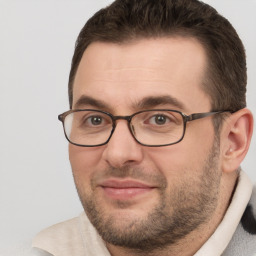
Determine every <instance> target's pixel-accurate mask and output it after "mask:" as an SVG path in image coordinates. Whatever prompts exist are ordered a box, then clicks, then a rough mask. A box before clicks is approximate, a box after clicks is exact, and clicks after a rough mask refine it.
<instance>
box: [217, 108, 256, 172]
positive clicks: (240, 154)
mask: <svg viewBox="0 0 256 256" xmlns="http://www.w3.org/2000/svg"><path fill="white" fill-rule="evenodd" d="M252 131H253V116H252V113H251V112H250V110H249V109H247V108H244V109H241V110H239V111H237V112H235V113H233V114H231V116H230V117H228V118H227V120H226V121H224V123H223V127H222V132H221V145H222V171H223V172H228V173H230V172H233V171H235V170H237V169H238V168H239V166H240V164H241V162H242V161H243V159H244V157H245V155H246V154H247V152H248V149H249V146H250V142H251V137H252Z"/></svg>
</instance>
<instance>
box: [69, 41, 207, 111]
mask: <svg viewBox="0 0 256 256" xmlns="http://www.w3.org/2000/svg"><path fill="white" fill-rule="evenodd" d="M206 63H207V60H206V54H205V51H204V48H203V47H202V46H201V44H200V43H199V42H198V41H197V40H196V39H193V38H180V37H178V38H157V39H141V40H138V41H133V42H129V43H127V44H114V43H103V42H94V43H92V44H91V45H89V47H88V48H87V49H86V51H85V52H84V54H83V57H82V59H81V62H80V64H79V67H78V70H77V73H76V77H75V80H74V88H73V90H74V91H73V95H74V96H73V97H74V98H73V104H74V105H75V104H76V103H77V102H78V100H79V99H80V98H81V97H82V96H89V97H92V98H94V99H97V100H101V101H105V102H106V103H108V104H109V105H110V108H117V107H118V108H120V107H121V108H122V107H123V108H128V107H129V105H130V106H131V105H132V104H133V105H134V103H135V102H140V101H141V100H143V98H145V97H158V96H164V97H165V96H170V97H172V98H175V99H177V100H178V101H180V102H181V103H182V104H181V105H183V106H184V109H186V108H187V110H188V109H190V108H191V107H198V108H199V107H204V106H205V105H207V104H208V107H209V102H210V101H209V99H208V97H207V95H205V93H204V92H203V90H202V83H203V80H204V75H205V70H206ZM200 103H202V104H200ZM73 108H74V107H73Z"/></svg>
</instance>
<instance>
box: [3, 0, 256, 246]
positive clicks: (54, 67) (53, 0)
mask: <svg viewBox="0 0 256 256" xmlns="http://www.w3.org/2000/svg"><path fill="white" fill-rule="evenodd" d="M110 2H112V1H110V0H109V1H107V0H84V1H78V0H73V1H72V0H69V1H68V0H23V1H20V0H0V88H1V90H0V248H3V247H8V246H13V245H14V244H17V243H20V242H22V241H24V240H29V239H31V238H32V237H33V236H34V235H35V234H36V233H37V232H38V231H40V230H41V229H43V228H45V227H47V226H49V225H52V224H54V223H56V222H60V221H63V220H65V219H67V218H71V217H73V216H75V215H78V214H79V213H80V212H81V211H82V207H81V206H80V202H79V200H78V196H77V194H76V190H75V187H74V184H73V178H72V175H71V171H70V165H69V160H68V151H67V149H68V144H67V141H66V140H65V138H64V134H63V131H62V126H61V123H60V122H59V121H58V120H57V115H58V114H60V113H62V112H64V111H66V110H68V96H67V81H68V74H69V68H70V63H71V58H72V54H73V49H74V44H75V40H76V37H77V35H78V33H79V31H80V29H81V28H82V26H83V25H84V23H85V22H86V20H87V19H88V18H89V17H90V16H91V15H92V14H93V13H95V11H97V10H98V9H99V8H101V7H104V6H106V5H107V4H109V3H110ZM206 2H208V3H210V4H212V5H213V6H214V7H216V9H217V10H218V11H219V12H220V13H221V14H223V15H224V16H225V17H227V18H228V19H229V20H230V21H231V23H232V24H233V25H234V27H235V28H236V30H237V31H238V33H239V34H240V37H241V38H242V40H243V42H244V45H245V48H246V51H247V56H248V93H247V97H248V107H249V108H250V109H251V110H252V112H253V113H254V115H255V114H256V100H255V99H256V72H255V71H256V70H255V67H256V29H255V28H256V16H255V10H256V0H243V1H241V0H237V1H236V0H212V1H206ZM255 158H256V139H255V136H254V137H253V140H252V145H251V148H250V151H249V154H248V156H247V157H246V160H245V161H244V162H243V165H242V167H243V168H244V170H245V171H246V172H247V173H248V175H249V176H250V177H251V179H252V180H253V181H254V182H255V181H256V173H255V165H256V160H255Z"/></svg>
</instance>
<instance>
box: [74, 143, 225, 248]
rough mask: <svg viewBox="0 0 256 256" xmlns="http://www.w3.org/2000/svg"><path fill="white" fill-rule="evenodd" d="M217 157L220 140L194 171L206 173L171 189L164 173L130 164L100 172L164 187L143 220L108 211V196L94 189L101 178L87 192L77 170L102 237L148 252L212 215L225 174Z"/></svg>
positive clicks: (120, 205) (125, 204)
mask: <svg viewBox="0 0 256 256" xmlns="http://www.w3.org/2000/svg"><path fill="white" fill-rule="evenodd" d="M218 159H219V142H218V140H217V139H216V140H215V142H214V144H213V146H212V148H211V150H210V152H209V153H208V156H207V158H206V159H205V161H204V164H203V166H202V170H196V171H194V170H193V173H197V174H198V173H200V174H201V175H197V177H192V178H191V176H189V177H186V178H183V180H182V181H181V182H179V184H173V185H172V187H171V189H170V191H169V192H168V191H167V184H168V181H167V180H166V178H165V177H164V176H163V175H162V174H161V173H160V172H159V171H154V174H151V175H150V174H148V172H147V171H146V170H143V169H142V168H134V167H131V166H124V167H123V168H118V169H117V168H109V169H107V170H105V171H101V172H100V173H101V174H98V175H101V177H102V176H104V178H106V177H116V178H126V177H128V178H133V179H140V180H144V181H146V182H149V184H158V185H159V190H158V196H159V200H158V201H157V203H156V204H155V205H154V207H152V208H151V209H150V210H149V211H148V212H147V213H146V215H144V217H143V218H142V217H138V216H136V215H131V214H130V215H129V214H128V215H125V214H124V215H122V214H121V215H118V214H114V213H113V212H111V211H107V210H105V209H104V207H102V200H104V199H102V198H101V197H100V196H99V195H97V193H94V192H95V189H96V186H95V180H97V177H92V179H91V184H90V185H91V189H92V192H91V193H86V192H85V191H84V189H83V188H84V186H83V184H82V182H80V179H78V177H77V178H76V176H75V173H74V179H75V183H76V187H77V191H78V194H79V197H80V201H81V203H82V205H83V208H84V210H85V212H86V214H87V216H88V218H89V219H90V222H91V223H92V224H93V226H94V227H95V228H96V230H97V231H98V233H99V235H100V236H101V237H102V239H103V240H104V241H105V242H107V243H110V244H112V245H116V246H120V247H124V248H127V249H132V250H135V251H137V252H139V251H140V252H144V253H146V252H152V251H154V250H157V249H163V248H164V247H166V246H171V245H174V244H176V243H177V242H178V241H179V240H181V239H183V238H185V237H186V236H187V235H188V234H190V233H191V232H192V231H194V230H196V229H197V228H198V227H199V226H200V225H202V224H204V223H207V222H208V221H209V220H210V219H211V216H212V215H213V213H214V211H215V209H216V206H217V202H218V198H219V196H218V193H219V187H220V178H221V172H220V171H219V168H218ZM131 205H132V203H131V202H129V201H119V200H115V202H114V203H113V206H114V207H115V209H120V210H121V209H122V211H124V212H125V210H126V209H129V207H130V206H131Z"/></svg>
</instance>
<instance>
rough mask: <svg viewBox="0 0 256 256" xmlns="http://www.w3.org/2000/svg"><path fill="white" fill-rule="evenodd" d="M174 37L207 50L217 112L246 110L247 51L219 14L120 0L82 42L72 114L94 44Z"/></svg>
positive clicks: (197, 7)
mask: <svg viewBox="0 0 256 256" xmlns="http://www.w3.org/2000/svg"><path fill="white" fill-rule="evenodd" d="M173 36H183V37H193V38H196V39H197V40H198V41H199V42H200V43H201V44H202V45H203V46H204V48H205V50H206V53H207V57H208V66H207V74H206V79H205V81H204V84H203V90H204V91H205V92H206V93H207V94H208V95H210V97H211V105H212V110H215V111H217V110H230V111H237V110H239V109H241V108H244V107H245V106H246V98H245V93H246V83H247V75H246V58H245V50H244V46H243V44H242V42H241V40H240V38H239V36H238V35H237V33H236V31H235V29H234V28H233V27H232V25H231V24H230V23H229V21H228V20H227V19H225V18H224V17H223V16H221V15H220V14H218V13H217V11H216V10H215V9H214V8H212V7H211V6H209V5H207V4H205V3H203V2H200V1H197V0H116V1H115V2H113V3H112V4H111V5H110V6H108V7H106V8H104V9H101V10H100V11H98V12H97V13H96V14H95V15H94V16H93V17H91V18H90V19H89V20H88V22H87V23H86V24H85V26H84V27H83V29H82V30H81V32H80V34H79V36H78V38H77V41H76V47H75V52H74V56H73V59H72V65H71V71H70V76H69V102H70V108H72V101H73V82H74V77H75V75H76V71H77V68H78V65H79V63H80V61H81V58H82V56H83V53H84V51H85V50H86V48H87V47H88V45H89V44H91V43H92V42H96V41H100V42H112V43H118V44H120V43H128V42H129V41H132V40H136V39H140V38H157V37H173Z"/></svg>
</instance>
